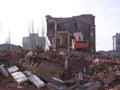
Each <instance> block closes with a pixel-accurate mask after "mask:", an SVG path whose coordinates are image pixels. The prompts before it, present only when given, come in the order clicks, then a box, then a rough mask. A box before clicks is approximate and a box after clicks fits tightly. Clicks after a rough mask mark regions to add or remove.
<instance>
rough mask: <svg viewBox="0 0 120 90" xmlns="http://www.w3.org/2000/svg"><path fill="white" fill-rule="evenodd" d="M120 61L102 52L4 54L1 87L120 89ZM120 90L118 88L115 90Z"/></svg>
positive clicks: (0, 56) (0, 54)
mask: <svg viewBox="0 0 120 90" xmlns="http://www.w3.org/2000/svg"><path fill="white" fill-rule="evenodd" d="M119 59H120V58H119V57H118V56H105V55H100V54H98V53H91V52H83V51H71V52H69V53H57V52H54V51H50V50H49V51H46V52H44V51H43V50H41V49H40V48H38V47H37V48H36V49H34V50H32V51H29V50H24V49H21V51H19V52H16V51H1V52H0V88H33V89H34V88H39V89H40V90H46V89H47V90H78V89H79V90H109V89H114V88H119V87H120V86H119V85H120V60H119ZM115 90H118V89H115Z"/></svg>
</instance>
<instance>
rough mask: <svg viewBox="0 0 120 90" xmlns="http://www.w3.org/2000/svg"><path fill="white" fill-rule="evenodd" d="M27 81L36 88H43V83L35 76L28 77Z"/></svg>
mask: <svg viewBox="0 0 120 90" xmlns="http://www.w3.org/2000/svg"><path fill="white" fill-rule="evenodd" d="M28 80H29V81H31V82H32V83H33V84H34V85H35V86H36V87H37V88H40V87H43V86H44V85H45V83H44V82H43V81H42V80H41V79H40V78H39V77H37V76H36V75H31V76H29V77H28Z"/></svg>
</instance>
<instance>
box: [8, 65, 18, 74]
mask: <svg viewBox="0 0 120 90" xmlns="http://www.w3.org/2000/svg"><path fill="white" fill-rule="evenodd" d="M18 70H19V68H18V67H17V66H15V65H14V66H12V67H9V68H8V71H9V72H10V73H14V72H16V71H18Z"/></svg>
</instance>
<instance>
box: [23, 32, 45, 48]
mask: <svg viewBox="0 0 120 90" xmlns="http://www.w3.org/2000/svg"><path fill="white" fill-rule="evenodd" d="M45 43H46V38H45V37H39V35H38V34H37V33H30V34H29V36H28V37H23V48H25V49H29V50H31V49H33V48H35V47H36V46H40V47H41V46H42V48H43V49H44V50H45V46H46V45H45Z"/></svg>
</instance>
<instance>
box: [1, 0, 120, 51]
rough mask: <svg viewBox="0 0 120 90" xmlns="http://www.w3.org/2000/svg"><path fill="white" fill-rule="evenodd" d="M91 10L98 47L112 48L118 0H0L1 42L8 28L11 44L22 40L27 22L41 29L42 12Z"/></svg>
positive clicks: (117, 24) (58, 14)
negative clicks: (32, 22)
mask: <svg viewBox="0 0 120 90" xmlns="http://www.w3.org/2000/svg"><path fill="white" fill-rule="evenodd" d="M81 14H93V15H94V16H95V21H96V48H97V50H111V49H112V36H113V35H115V34H116V32H118V33H119V32H120V30H119V29H120V20H119V18H120V1H119V0H0V23H1V24H2V25H0V28H1V30H0V43H5V41H6V38H7V37H8V31H10V34H11V43H12V44H17V45H18V44H20V45H21V44H22V37H23V36H26V35H28V26H29V22H31V21H32V20H33V21H34V24H35V30H37V29H38V28H39V29H41V22H42V21H43V20H45V15H51V16H53V17H72V16H76V15H81Z"/></svg>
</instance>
